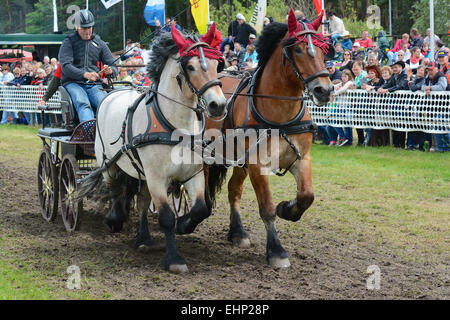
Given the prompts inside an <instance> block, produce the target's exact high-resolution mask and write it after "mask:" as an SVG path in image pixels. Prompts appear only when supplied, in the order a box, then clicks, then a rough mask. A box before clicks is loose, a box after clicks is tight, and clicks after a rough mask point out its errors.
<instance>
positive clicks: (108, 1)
mask: <svg viewBox="0 0 450 320" xmlns="http://www.w3.org/2000/svg"><path fill="white" fill-rule="evenodd" d="M120 1H122V0H102V3H103V5H104V6H105V8H106V9H109V8H111V7H112V6H113V5H115V4H116V3H118V2H120Z"/></svg>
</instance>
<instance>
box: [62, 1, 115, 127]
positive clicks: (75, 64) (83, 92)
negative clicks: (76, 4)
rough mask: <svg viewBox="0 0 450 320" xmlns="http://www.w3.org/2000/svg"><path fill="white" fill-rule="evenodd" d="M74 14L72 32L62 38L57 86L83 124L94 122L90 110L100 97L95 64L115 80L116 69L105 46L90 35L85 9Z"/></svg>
mask: <svg viewBox="0 0 450 320" xmlns="http://www.w3.org/2000/svg"><path fill="white" fill-rule="evenodd" d="M77 14H78V16H77V19H75V21H78V22H77V25H76V31H75V32H74V33H72V34H70V35H68V36H67V37H66V39H64V41H63V43H62V45H61V48H60V49H59V61H60V64H61V69H62V78H61V83H62V85H63V86H64V88H66V90H67V91H68V92H69V94H70V96H71V98H72V102H73V104H74V107H75V110H76V111H77V113H78V118H79V120H80V122H84V121H87V120H91V119H94V117H95V116H94V115H95V113H94V111H96V110H97V108H98V106H99V104H100V101H101V100H102V99H103V97H104V93H103V92H102V91H100V85H98V82H99V80H100V75H99V71H100V68H99V67H98V62H101V63H103V65H104V69H103V75H105V76H108V75H112V77H116V75H117V67H116V66H114V62H115V61H114V58H113V56H112V54H111V51H110V50H109V48H108V46H107V45H106V43H105V42H104V41H103V40H102V39H101V38H100V37H99V36H98V35H97V34H95V33H93V25H94V23H95V22H94V15H93V14H92V13H91V12H90V11H89V10H87V9H84V10H80V11H78V13H77ZM85 61H88V63H87V64H86V63H85ZM96 82H97V84H96Z"/></svg>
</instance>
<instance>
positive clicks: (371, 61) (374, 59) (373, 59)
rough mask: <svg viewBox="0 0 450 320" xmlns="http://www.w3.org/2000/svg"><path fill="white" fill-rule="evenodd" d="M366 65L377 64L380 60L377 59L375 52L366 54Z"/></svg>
mask: <svg viewBox="0 0 450 320" xmlns="http://www.w3.org/2000/svg"><path fill="white" fill-rule="evenodd" d="M367 65H369V66H379V65H380V60H378V55H377V53H376V52H369V54H368V55H367Z"/></svg>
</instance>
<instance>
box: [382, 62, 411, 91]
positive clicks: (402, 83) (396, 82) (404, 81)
mask: <svg viewBox="0 0 450 320" xmlns="http://www.w3.org/2000/svg"><path fill="white" fill-rule="evenodd" d="M405 66H406V65H405V63H404V62H403V61H401V60H399V61H397V62H395V63H394V64H393V65H392V66H391V68H392V72H393V75H392V76H391V77H390V78H389V81H387V82H386V83H385V84H384V85H383V86H382V87H381V88H379V89H378V93H379V94H384V93H387V92H394V91H397V90H408V75H407V74H406V72H405V70H404V69H405Z"/></svg>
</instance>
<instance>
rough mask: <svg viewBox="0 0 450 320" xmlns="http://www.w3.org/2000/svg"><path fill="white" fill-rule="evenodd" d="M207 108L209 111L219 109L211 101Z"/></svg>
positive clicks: (215, 103)
mask: <svg viewBox="0 0 450 320" xmlns="http://www.w3.org/2000/svg"><path fill="white" fill-rule="evenodd" d="M209 108H210V109H211V110H216V109H217V108H219V105H218V104H217V102H215V101H213V102H211V103H210V104H209Z"/></svg>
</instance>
